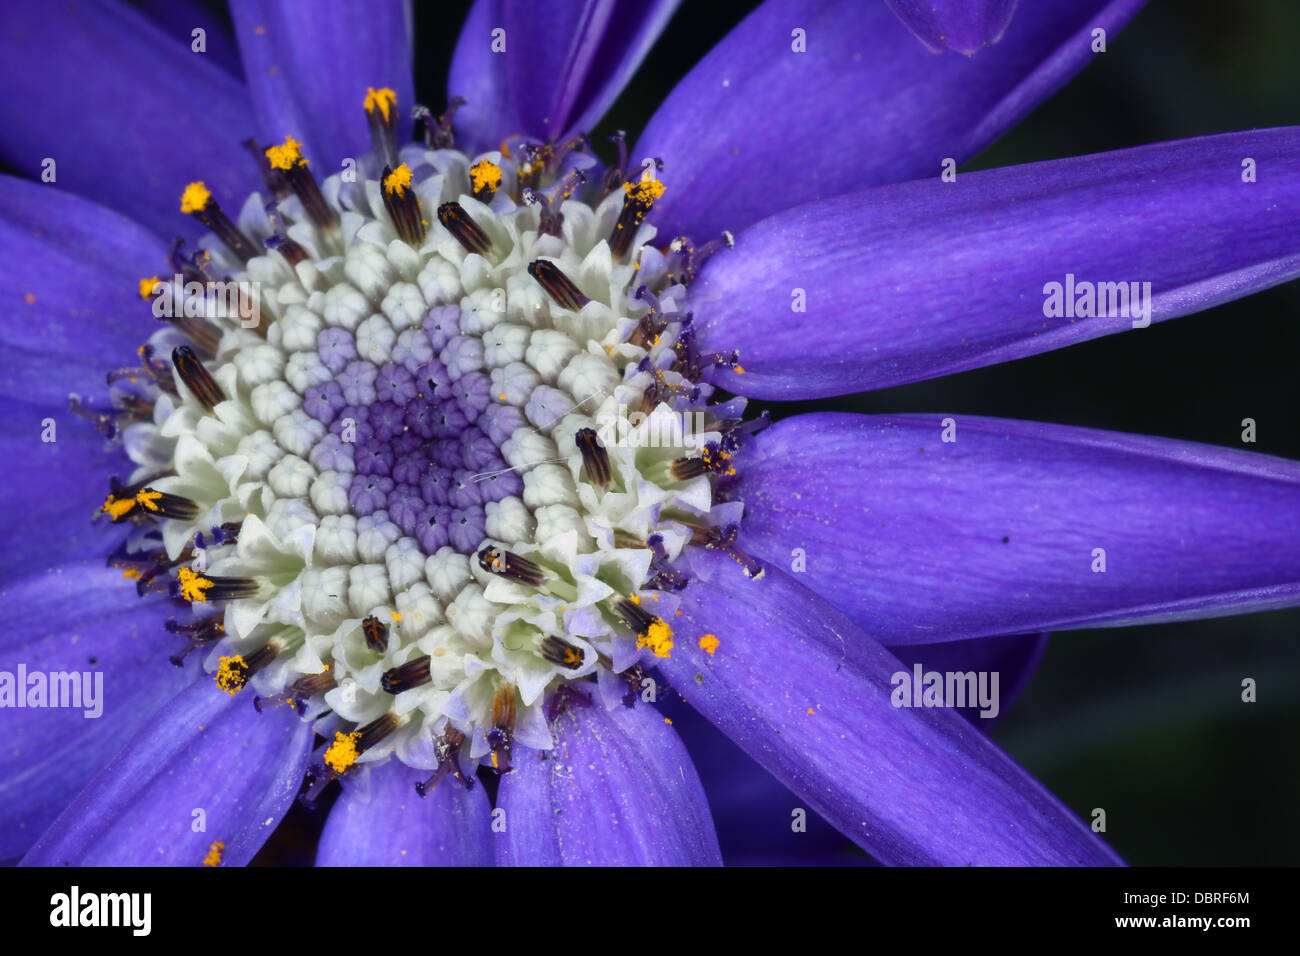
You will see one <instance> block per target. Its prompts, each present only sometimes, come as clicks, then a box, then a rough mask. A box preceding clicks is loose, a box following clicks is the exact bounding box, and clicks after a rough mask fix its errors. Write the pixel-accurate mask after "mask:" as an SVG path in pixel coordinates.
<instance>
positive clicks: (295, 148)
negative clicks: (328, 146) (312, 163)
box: [266, 136, 307, 171]
mask: <svg viewBox="0 0 1300 956" xmlns="http://www.w3.org/2000/svg"><path fill="white" fill-rule="evenodd" d="M266 158H267V159H269V160H270V161H271V166H272V168H274V169H283V170H286V171H287V170H290V169H293V167H295V166H297V165H299V164H300V163H301V164H302V165H303V166H306V165H307V160H305V159H303V158H302V143H300V142H298V141H297V140H296V139H294V138H293V137H292V136H286V137H285V138H284V144H283V145H282V146H272V147H270V148H269V149H267V151H266Z"/></svg>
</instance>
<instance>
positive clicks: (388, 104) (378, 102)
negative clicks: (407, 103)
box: [365, 86, 397, 123]
mask: <svg viewBox="0 0 1300 956" xmlns="http://www.w3.org/2000/svg"><path fill="white" fill-rule="evenodd" d="M396 105H397V93H396V92H395V91H393V90H390V89H389V88H388V87H386V86H385V87H382V88H380V89H375V88H374V87H373V86H367V87H366V102H365V107H366V112H367V113H373V112H374V111H375V110H379V112H380V113H381V114H383V117H384V122H385V123H387V122H388V115H389V111H390V110H391V109H392V108H393V107H395V106H396Z"/></svg>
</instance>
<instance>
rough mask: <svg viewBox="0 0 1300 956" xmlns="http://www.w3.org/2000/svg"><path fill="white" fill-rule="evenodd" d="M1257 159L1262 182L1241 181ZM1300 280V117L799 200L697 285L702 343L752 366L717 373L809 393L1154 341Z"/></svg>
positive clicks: (797, 394) (776, 390) (739, 382)
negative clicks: (1066, 349) (1118, 337)
mask: <svg viewBox="0 0 1300 956" xmlns="http://www.w3.org/2000/svg"><path fill="white" fill-rule="evenodd" d="M1247 159H1249V160H1251V161H1253V162H1254V163H1255V164H1256V167H1257V169H1258V172H1257V176H1258V181H1254V182H1246V181H1243V176H1245V175H1246V173H1247V170H1246V169H1245V168H1243V163H1244V162H1245V161H1246V160H1247ZM1297 275H1300V127H1287V128H1283V129H1272V130H1258V131H1252V132H1245V133H1226V134H1223V135H1220V136H1207V137H1203V138H1199V139H1190V140H1181V141H1178V142H1173V143H1157V144H1154V145H1151V146H1143V147H1139V148H1137V149H1129V150H1121V151H1118V152H1113V153H1102V154H1098V155H1095V156H1082V157H1079V158H1076V159H1064V160H1058V161H1055V162H1050V163H1035V164H1032V165H1028V166H1014V167H1009V168H1006V169H998V170H992V171H990V172H983V173H966V174H962V175H960V176H958V177H957V180H956V182H953V183H944V182H940V181H939V180H938V179H931V180H928V181H919V182H914V183H906V184H903V185H898V186H887V187H883V188H880V189H874V190H866V191H863V192H860V193H854V194H851V195H847V196H842V197H840V198H838V199H834V200H830V201H828V202H823V203H815V204H810V205H807V206H801V207H799V208H798V209H792V210H790V211H788V212H785V213H781V214H779V215H776V216H773V217H771V218H770V219H767V220H765V221H763V222H761V223H759V224H758V225H756V226H754V227H753V228H751V229H749V230H747V231H746V232H744V233H742V234H741V235H740V236H738V237H737V241H736V248H735V249H734V250H731V251H730V252H729V253H728V254H726V255H720V256H715V257H714V258H713V259H712V260H711V261H710V263H709V265H708V266H706V267H705V271H704V274H703V275H702V276H701V280H700V284H699V286H698V288H697V289H696V291H695V292H694V296H695V299H696V300H697V301H700V302H707V303H708V308H707V309H704V308H701V309H700V310H699V314H700V315H701V317H702V321H703V326H702V328H701V330H700V341H701V344H702V345H703V347H705V348H728V349H731V348H739V349H740V356H741V361H742V363H743V367H744V369H745V374H743V375H736V374H734V373H727V374H726V375H724V376H723V377H722V378H721V379H720V381H722V382H723V383H724V384H725V385H726V387H728V388H732V389H735V390H737V391H740V392H743V393H744V394H746V395H750V396H761V397H764V398H777V397H779V398H785V399H794V398H811V397H817V396H826V395H839V394H846V393H849V392H857V391H862V390H865V389H872V388H881V387H883V386H887V385H897V384H900V383H903V382H914V381H916V380H918V379H923V378H930V377H933V376H937V375H946V374H949V373H951V372H959V371H962V370H964V369H969V368H977V367H979V366H983V365H991V364H994V363H997V362H1006V361H1010V360H1012V359H1017V358H1022V357H1024V356H1026V355H1033V354H1036V353H1038V352H1045V351H1048V350H1050V349H1055V348H1060V347H1062V346H1065V345H1070V344H1073V343H1075V342H1081V341H1084V340H1086V339H1091V338H1096V337H1097V336H1100V335H1109V334H1112V333H1115V332H1125V331H1131V332H1132V333H1133V334H1135V335H1141V334H1143V332H1142V326H1143V323H1149V322H1161V321H1164V320H1165V319H1172V318H1176V317H1178V316H1182V315H1187V314H1189V313H1192V312H1198V311H1200V310H1202V309H1207V308H1210V307H1212V306H1215V305H1218V304H1219V303H1222V302H1227V301H1229V300H1231V299H1235V298H1240V297H1241V296H1244V295H1249V294H1250V293H1252V292H1257V291H1259V290H1261V289H1266V288H1269V287H1270V286H1274V285H1277V284H1278V283H1281V282H1285V281H1287V280H1289V279H1293V278H1295V277H1296V276H1297ZM1135 283H1136V285H1134V284H1135ZM1103 284H1105V285H1103ZM1088 289H1092V293H1091V305H1089V302H1088V300H1086V299H1085V298H1084V296H1085V294H1086V290H1088ZM1066 302H1068V304H1069V308H1068V309H1067V308H1066ZM1135 304H1140V306H1141V308H1139V309H1138V310H1137V311H1138V315H1137V316H1136V317H1135V316H1134V315H1133V312H1134V305H1135ZM799 309H803V311H798V310H799ZM1093 316H1095V317H1093ZM1135 325H1136V326H1138V327H1137V328H1136V329H1135ZM724 343H725V344H724Z"/></svg>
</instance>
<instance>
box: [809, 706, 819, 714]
mask: <svg viewBox="0 0 1300 956" xmlns="http://www.w3.org/2000/svg"><path fill="white" fill-rule="evenodd" d="M808 713H810V714H815V713H817V711H815V710H813V709H812V708H811V707H809V708H808Z"/></svg>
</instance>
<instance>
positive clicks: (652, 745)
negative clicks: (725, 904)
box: [494, 700, 722, 866]
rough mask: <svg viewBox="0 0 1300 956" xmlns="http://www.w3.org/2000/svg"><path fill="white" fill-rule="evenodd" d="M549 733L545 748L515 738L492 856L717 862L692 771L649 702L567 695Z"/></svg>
mask: <svg viewBox="0 0 1300 956" xmlns="http://www.w3.org/2000/svg"><path fill="white" fill-rule="evenodd" d="M552 732H553V733H554V735H555V738H556V742H555V747H554V748H553V749H552V750H547V751H533V750H529V749H527V748H525V747H517V748H516V749H515V752H514V754H513V755H512V760H513V763H514V770H513V772H511V773H509V774H506V775H505V776H503V777H502V778H501V789H500V792H499V793H498V794H497V806H498V808H499V809H500V810H502V811H504V817H503V821H502V822H503V823H504V825H505V831H504V832H497V833H495V834H494V835H495V837H496V840H497V844H496V846H497V862H498V863H499V864H503V865H511V866H546V865H558V864H563V865H568V866H574V865H580V866H582V865H585V866H632V865H639V866H645V865H667V866H682V865H703V866H708V865H716V864H719V863H721V862H722V857H721V854H720V852H719V850H718V838H717V836H716V835H715V834H714V832H713V821H712V820H711V819H710V817H709V807H708V803H707V802H706V801H705V798H704V791H703V790H702V789H701V787H700V780H699V777H698V776H696V773H695V768H694V766H692V765H691V760H690V757H689V756H688V755H687V753H686V749H685V748H684V747H683V746H682V742H681V740H679V739H678V737H677V734H676V733H674V732H673V729H672V728H671V727H669V726H668V725H667V724H666V723H665V722H664V718H663V716H662V715H660V714H659V713H658V712H657V711H656V710H654V708H652V707H650V706H648V705H641V704H639V705H638V706H636V707H633V708H627V707H622V706H620V707H616V708H615V709H614V710H610V711H607V710H605V709H604V708H603V707H602V706H601V705H600V704H599V703H598V702H594V703H587V702H580V701H576V700H575V701H570V704H569V707H568V709H567V711H566V712H565V713H563V714H561V716H560V717H559V719H558V720H557V721H556V722H555V724H554V725H553V727H552Z"/></svg>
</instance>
